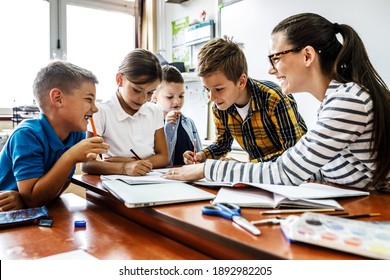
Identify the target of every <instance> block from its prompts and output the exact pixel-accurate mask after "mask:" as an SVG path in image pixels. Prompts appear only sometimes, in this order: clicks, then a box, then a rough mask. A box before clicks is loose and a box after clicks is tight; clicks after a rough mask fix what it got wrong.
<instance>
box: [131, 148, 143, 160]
mask: <svg viewBox="0 0 390 280" xmlns="http://www.w3.org/2000/svg"><path fill="white" fill-rule="evenodd" d="M130 152H132V153H133V155H135V158H136V159H138V160H141V158H140V157H139V156H138V155H137V153H136V152H134V150H133V149H130Z"/></svg>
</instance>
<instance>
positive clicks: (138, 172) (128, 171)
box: [122, 160, 153, 176]
mask: <svg viewBox="0 0 390 280" xmlns="http://www.w3.org/2000/svg"><path fill="white" fill-rule="evenodd" d="M152 168H153V164H152V163H151V162H150V161H149V160H137V161H131V162H126V163H124V164H123V170H122V175H130V176H145V175H146V174H148V173H149V172H150V171H151V170H152Z"/></svg>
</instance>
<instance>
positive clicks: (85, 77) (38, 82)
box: [33, 61, 99, 110]
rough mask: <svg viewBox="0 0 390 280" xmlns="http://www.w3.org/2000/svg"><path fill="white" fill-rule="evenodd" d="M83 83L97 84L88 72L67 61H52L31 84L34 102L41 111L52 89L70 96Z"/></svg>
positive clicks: (92, 75) (95, 79)
mask: <svg viewBox="0 0 390 280" xmlns="http://www.w3.org/2000/svg"><path fill="white" fill-rule="evenodd" d="M84 82H90V83H93V84H98V83H99V81H98V80H97V78H96V76H95V75H94V74H93V73H92V72H91V71H89V70H86V69H84V68H81V67H79V66H77V65H74V64H72V63H70V62H67V61H54V62H51V63H49V64H48V65H47V66H45V67H43V68H42V69H41V70H40V71H39V72H38V74H37V76H36V77H35V80H34V84H33V93H34V97H35V101H36V102H37V104H38V106H39V108H40V109H41V110H42V109H43V108H44V107H45V100H47V99H46V97H47V95H48V93H49V92H50V91H51V90H52V89H53V88H58V89H60V90H61V91H63V92H64V93H65V94H71V93H72V91H73V90H75V89H78V88H80V87H81V85H82V84H83V83H84Z"/></svg>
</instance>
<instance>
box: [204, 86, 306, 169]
mask: <svg viewBox="0 0 390 280" xmlns="http://www.w3.org/2000/svg"><path fill="white" fill-rule="evenodd" d="M247 88H248V90H250V91H251V94H252V97H251V100H250V103H251V104H250V107H249V110H248V115H247V117H246V118H245V120H242V118H241V116H240V114H239V113H238V111H237V109H236V107H235V106H234V105H232V106H231V107H229V108H228V109H227V110H219V109H218V108H217V107H216V106H215V105H214V106H213V114H214V122H215V127H216V133H217V137H216V139H215V142H214V143H213V144H211V145H210V146H208V147H207V148H205V149H203V152H204V153H205V154H206V156H207V158H214V159H218V158H220V157H223V156H226V154H227V153H228V152H230V151H231V146H232V143H233V139H235V140H236V141H237V142H238V144H239V145H240V146H241V147H242V148H243V149H244V151H246V152H247V153H248V155H249V160H250V161H252V162H262V161H272V160H275V159H276V158H277V157H278V156H280V155H281V154H282V153H283V152H284V151H285V150H287V149H288V148H290V147H292V146H294V145H295V143H296V142H298V140H299V139H300V138H301V136H302V135H304V134H305V133H306V131H307V128H306V124H305V121H304V120H303V118H302V116H301V115H300V114H299V113H298V108H297V104H296V102H295V100H294V98H293V97H292V95H283V94H282V90H281V88H280V87H279V86H278V85H276V84H275V83H273V82H270V81H256V80H254V79H251V78H248V84H247Z"/></svg>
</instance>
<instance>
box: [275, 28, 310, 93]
mask: <svg viewBox="0 0 390 280" xmlns="http://www.w3.org/2000/svg"><path fill="white" fill-rule="evenodd" d="M297 47H299V46H293V45H291V44H289V43H288V42H287V40H286V38H285V36H284V34H283V33H281V32H277V33H274V34H273V35H272V36H271V42H270V47H269V52H270V54H277V55H274V56H272V55H271V57H270V59H271V60H272V65H271V66H270V69H269V74H271V75H275V77H276V78H277V79H278V82H279V84H280V86H281V87H282V90H283V93H284V94H290V93H296V92H303V91H305V84H306V82H307V77H308V76H307V71H306V70H307V69H306V68H305V64H304V62H305V56H304V51H305V50H304V49H300V48H297ZM278 53H279V54H278Z"/></svg>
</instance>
